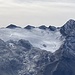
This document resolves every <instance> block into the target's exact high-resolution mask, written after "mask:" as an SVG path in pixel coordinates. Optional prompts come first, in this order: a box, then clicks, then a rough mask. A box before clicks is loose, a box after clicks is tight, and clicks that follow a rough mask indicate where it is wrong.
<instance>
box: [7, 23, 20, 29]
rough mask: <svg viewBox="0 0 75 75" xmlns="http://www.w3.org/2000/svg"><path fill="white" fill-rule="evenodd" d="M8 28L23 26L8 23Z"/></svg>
mask: <svg viewBox="0 0 75 75" xmlns="http://www.w3.org/2000/svg"><path fill="white" fill-rule="evenodd" d="M6 28H10V29H14V28H21V27H19V26H16V25H14V24H10V25H8V26H7V27H6Z"/></svg>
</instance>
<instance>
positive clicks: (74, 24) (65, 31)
mask: <svg viewBox="0 0 75 75" xmlns="http://www.w3.org/2000/svg"><path fill="white" fill-rule="evenodd" d="M74 28H75V21H74V20H72V19H71V20H69V21H67V22H66V24H64V26H62V27H61V29H60V32H61V33H62V35H64V36H67V35H69V34H70V32H72V30H73V29H74Z"/></svg>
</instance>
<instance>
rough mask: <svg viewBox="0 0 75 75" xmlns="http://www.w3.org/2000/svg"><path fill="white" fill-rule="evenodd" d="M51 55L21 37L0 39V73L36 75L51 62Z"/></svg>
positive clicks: (5, 74)
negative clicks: (17, 39) (15, 39)
mask: <svg viewBox="0 0 75 75" xmlns="http://www.w3.org/2000/svg"><path fill="white" fill-rule="evenodd" d="M51 56H53V54H52V53H51V52H47V51H45V50H40V49H39V48H35V47H33V46H32V45H31V44H30V43H29V42H28V41H26V40H23V39H21V40H19V41H13V40H9V41H6V42H4V41H3V40H0V75H36V74H37V73H38V72H39V71H40V70H41V69H43V68H44V67H45V66H46V65H47V64H49V63H50V62H52V59H51Z"/></svg>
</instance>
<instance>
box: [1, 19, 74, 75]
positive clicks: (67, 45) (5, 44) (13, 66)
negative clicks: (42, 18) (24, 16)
mask: <svg viewBox="0 0 75 75" xmlns="http://www.w3.org/2000/svg"><path fill="white" fill-rule="evenodd" d="M0 75H75V21H74V20H72V19H71V20H69V21H67V22H66V23H65V24H64V25H63V26H62V27H54V26H49V27H46V26H45V25H42V26H39V27H34V26H31V25H28V26H26V27H24V28H21V27H19V26H17V25H14V24H10V25H9V26H7V27H6V28H0Z"/></svg>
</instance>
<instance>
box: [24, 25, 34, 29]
mask: <svg viewBox="0 0 75 75" xmlns="http://www.w3.org/2000/svg"><path fill="white" fill-rule="evenodd" d="M32 28H35V27H34V26H31V25H27V26H26V27H24V29H32Z"/></svg>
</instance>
